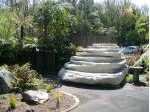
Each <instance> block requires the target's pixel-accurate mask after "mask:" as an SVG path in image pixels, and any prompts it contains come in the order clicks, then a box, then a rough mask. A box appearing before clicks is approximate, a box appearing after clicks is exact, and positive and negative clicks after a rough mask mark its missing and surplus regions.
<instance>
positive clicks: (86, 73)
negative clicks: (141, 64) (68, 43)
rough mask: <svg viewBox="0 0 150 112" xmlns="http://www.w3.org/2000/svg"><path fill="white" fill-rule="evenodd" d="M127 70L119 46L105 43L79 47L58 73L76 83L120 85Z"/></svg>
mask: <svg viewBox="0 0 150 112" xmlns="http://www.w3.org/2000/svg"><path fill="white" fill-rule="evenodd" d="M127 72H128V66H127V65H126V60H125V58H123V57H122V53H121V49H120V48H119V46H117V45H116V44H107V43H104V44H93V46H88V48H81V49H79V52H77V53H76V56H72V57H71V58H70V62H67V63H66V64H65V65H64V67H63V68H62V69H61V70H60V71H59V74H58V75H59V76H60V77H61V79H62V80H64V81H70V82H76V83H84V84H111V85H119V84H120V83H121V82H122V80H123V79H124V77H125V75H126V73H127Z"/></svg>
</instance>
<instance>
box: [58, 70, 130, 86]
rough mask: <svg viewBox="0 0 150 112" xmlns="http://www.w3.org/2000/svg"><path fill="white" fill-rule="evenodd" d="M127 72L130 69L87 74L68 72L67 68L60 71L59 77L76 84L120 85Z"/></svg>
mask: <svg viewBox="0 0 150 112" xmlns="http://www.w3.org/2000/svg"><path fill="white" fill-rule="evenodd" d="M127 71H128V69H127V68H124V69H123V70H122V71H120V72H118V73H87V72H78V71H72V70H66V69H65V68H62V69H61V70H60V71H59V76H61V78H62V80H64V81H71V82H76V83H83V84H111V85H119V84H120V83H121V82H122V80H123V79H124V78H125V74H126V73H127Z"/></svg>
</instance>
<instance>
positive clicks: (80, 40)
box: [71, 36, 116, 47]
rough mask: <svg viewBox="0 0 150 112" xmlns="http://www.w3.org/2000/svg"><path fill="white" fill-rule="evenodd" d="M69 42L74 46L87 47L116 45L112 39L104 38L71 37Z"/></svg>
mask: <svg viewBox="0 0 150 112" xmlns="http://www.w3.org/2000/svg"><path fill="white" fill-rule="evenodd" d="M71 42H72V43H73V44H75V45H81V46H84V47H86V46H89V45H92V44H93V43H116V40H115V38H114V37H104V36H101V37H100V36H83V37H80V36H78V37H72V38H71Z"/></svg>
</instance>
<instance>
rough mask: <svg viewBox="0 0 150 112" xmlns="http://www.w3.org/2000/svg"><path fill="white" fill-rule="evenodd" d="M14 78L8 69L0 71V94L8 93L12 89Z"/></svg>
mask: <svg viewBox="0 0 150 112" xmlns="http://www.w3.org/2000/svg"><path fill="white" fill-rule="evenodd" d="M11 81H12V76H11V73H10V72H9V71H7V70H6V69H2V70H0V93H8V92H10V90H11V89H12V84H11Z"/></svg>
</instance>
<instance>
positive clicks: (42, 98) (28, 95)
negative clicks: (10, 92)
mask: <svg viewBox="0 0 150 112" xmlns="http://www.w3.org/2000/svg"><path fill="white" fill-rule="evenodd" d="M22 99H23V100H24V101H26V102H27V103H30V104H42V103H44V102H46V101H47V100H48V93H46V92H44V91H36V90H28V91H26V92H24V93H23V94H22Z"/></svg>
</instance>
